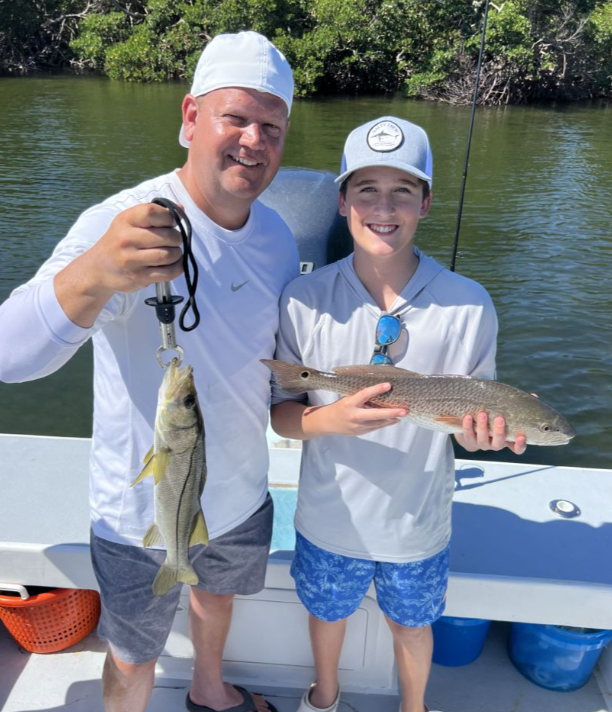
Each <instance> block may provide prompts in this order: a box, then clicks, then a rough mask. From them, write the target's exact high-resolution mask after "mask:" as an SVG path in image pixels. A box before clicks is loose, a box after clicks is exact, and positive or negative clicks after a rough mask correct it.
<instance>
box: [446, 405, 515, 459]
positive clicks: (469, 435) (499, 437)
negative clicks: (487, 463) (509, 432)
mask: <svg viewBox="0 0 612 712" xmlns="http://www.w3.org/2000/svg"><path fill="white" fill-rule="evenodd" d="M455 438H456V440H457V442H458V443H459V445H461V447H463V448H465V449H466V450H467V451H468V452H476V451H477V450H502V449H503V448H505V447H507V448H508V449H509V450H512V452H513V453H514V454H515V455H522V454H523V453H524V452H525V450H526V449H527V439H526V438H525V436H524V435H523V434H521V433H517V434H516V440H515V441H514V442H510V441H508V440H506V421H505V420H504V419H503V418H502V417H501V416H497V417H496V418H495V419H494V420H493V435H489V417H488V415H487V414H486V413H478V416H477V418H476V422H474V418H473V417H472V416H471V415H466V416H465V418H464V419H463V433H455Z"/></svg>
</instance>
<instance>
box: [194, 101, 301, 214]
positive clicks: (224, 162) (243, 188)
mask: <svg viewBox="0 0 612 712" xmlns="http://www.w3.org/2000/svg"><path fill="white" fill-rule="evenodd" d="M183 126H184V128H185V136H186V138H187V139H188V140H190V141H191V146H190V149H189V159H188V167H189V170H188V173H189V179H188V180H189V181H190V185H188V188H189V189H190V192H192V191H195V193H196V195H193V194H192V197H193V198H194V199H195V200H196V202H197V203H198V204H199V205H200V207H203V208H204V209H205V212H206V213H207V214H208V215H209V217H211V218H212V219H213V220H215V222H217V223H218V224H220V225H223V226H224V227H239V226H240V225H241V224H244V220H245V219H246V216H248V212H249V208H250V205H251V203H252V202H253V201H254V200H255V199H256V198H257V197H258V196H259V195H260V194H261V193H262V192H263V191H264V190H265V189H266V188H267V187H268V185H269V184H270V183H271V181H272V179H273V178H274V176H275V175H276V172H277V171H278V168H279V166H280V162H281V157H282V153H283V147H284V145H285V137H286V135H287V130H288V127H289V120H288V118H287V106H286V104H285V102H284V101H283V100H282V99H280V98H279V97H277V96H274V95H273V94H263V93H261V92H258V91H255V90H254V89H234V88H230V89H216V90H215V91H212V92H210V93H208V94H206V95H204V96H202V97H198V98H195V97H193V96H191V95H188V96H187V97H185V100H184V102H183ZM245 211H246V212H245ZM217 213H221V214H222V219H221V222H220V221H219V220H218V219H217V218H216V217H215V215H216V214H217ZM231 215H235V216H236V217H237V224H236V225H232V226H229V225H227V224H226V223H227V220H228V219H230V220H231V217H230V216H231Z"/></svg>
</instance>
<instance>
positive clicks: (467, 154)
mask: <svg viewBox="0 0 612 712" xmlns="http://www.w3.org/2000/svg"><path fill="white" fill-rule="evenodd" d="M488 17H489V0H486V3H485V11H484V19H483V21H482V34H481V36H480V50H479V52H478V65H477V67H476V86H475V87H474V96H473V98H472V114H471V116H470V129H469V132H468V141H467V148H466V151H465V163H464V165H463V180H462V182H461V193H460V195H459V208H458V210H457V226H456V227H455V242H454V244H453V254H452V257H451V264H450V271H451V272H454V271H455V262H456V261H457V248H458V246H459V230H460V229H461V215H462V213H463V198H464V195H465V184H466V182H467V174H468V166H469V161H470V146H471V144H472V131H473V129H474V116H475V115H476V104H477V103H478V87H479V85H480V68H481V66H482V55H483V52H484V44H485V36H486V33H487V18H488Z"/></svg>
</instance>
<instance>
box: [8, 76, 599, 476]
mask: <svg viewBox="0 0 612 712" xmlns="http://www.w3.org/2000/svg"><path fill="white" fill-rule="evenodd" d="M185 90H186V87H185V86H184V85H178V84H175V85H164V86H138V85H130V84H123V83H119V82H110V81H106V80H102V79H84V78H74V77H53V78H25V79H12V78H9V79H1V80H0V127H1V128H0V189H1V200H0V239H1V242H0V299H1V300H3V299H4V298H5V297H6V296H8V294H9V292H10V290H11V289H12V288H14V287H15V286H17V285H18V284H20V283H22V282H23V281H24V280H26V279H28V278H29V277H30V276H31V275H32V274H33V273H34V272H35V270H36V268H37V266H38V265H39V264H40V263H41V261H42V260H43V259H44V258H45V257H46V256H47V255H48V254H49V253H50V252H51V250H52V249H53V246H54V245H55V244H56V242H57V241H58V240H59V239H61V237H63V235H64V234H65V232H66V231H67V229H68V228H69V227H70V225H71V224H72V222H74V220H75V219H76V217H77V216H78V214H79V213H80V212H81V211H82V210H83V209H84V208H86V207H87V206H89V205H91V204H93V203H95V202H97V201H99V200H102V199H104V198H105V197H107V196H108V195H110V194H112V193H114V192H117V191H118V190H120V189H122V188H125V187H128V186H130V185H134V184H136V183H138V182H139V181H141V180H144V179H146V178H148V177H152V176H154V175H157V174H159V173H163V172H166V171H169V170H171V169H173V168H175V167H177V166H179V165H181V163H182V162H183V160H184V157H185V151H184V149H182V148H181V147H180V146H179V144H178V141H177V135H178V130H179V125H180V103H181V100H182V97H183V95H184V93H185ZM383 114H394V115H397V116H401V117H404V118H408V119H410V120H412V121H415V122H416V123H419V124H422V125H423V126H424V127H425V128H426V129H427V130H428V133H429V135H430V139H431V143H432V147H433V153H434V202H433V206H432V211H431V214H430V217H429V218H428V219H427V220H425V221H423V222H422V224H421V227H420V229H419V235H418V236H417V242H418V244H419V245H420V246H421V247H422V249H424V251H425V252H427V253H429V254H432V255H433V256H435V257H436V258H437V259H439V260H440V261H441V262H442V263H444V264H447V265H448V264H449V262H450V256H451V248H452V238H453V232H454V225H455V218H456V211H457V200H458V196H459V190H460V183H461V174H462V169H463V159H464V151H465V143H466V138H467V131H468V123H469V109H466V108H456V107H450V106H447V105H439V104H432V103H426V102H411V101H406V100H404V99H401V98H371V97H365V98H332V99H326V100H315V101H298V102H296V104H295V105H294V110H293V112H292V117H291V119H292V121H291V130H290V134H289V138H288V143H287V147H286V151H285V156H284V161H283V163H284V165H286V166H304V167H308V168H317V169H328V170H334V171H337V170H338V167H339V160H340V154H341V148H342V144H343V141H344V138H345V136H346V134H347V133H348V131H349V130H350V129H352V128H353V127H354V126H356V125H358V124H360V123H363V122H364V121H367V120H369V119H372V118H375V117H376V116H381V115H383ZM611 129H612V109H611V108H610V107H606V106H593V105H590V106H563V107H545V108H543V107H537V108H520V107H508V108H503V109H479V110H478V113H477V118H476V124H475V129H474V136H473V143H472V155H471V161H470V173H469V179H468V186H467V192H466V203H465V208H464V215H463V221H462V228H461V241H460V257H459V260H458V263H457V271H459V272H462V273H463V274H465V275H467V276H469V277H472V278H474V279H476V280H478V281H480V282H481V283H482V284H483V285H484V286H485V287H486V288H487V289H488V290H489V292H490V293H491V295H492V297H493V299H494V301H495V304H496V306H497V310H498V316H499V321H500V338H499V355H498V377H499V379H500V380H502V381H504V382H506V383H510V384H512V385H514V386H517V387H519V388H522V389H524V390H528V391H535V392H537V393H538V394H539V395H540V397H541V398H543V399H544V400H546V401H547V402H549V403H550V404H551V405H553V406H555V407H556V408H557V409H558V410H560V411H561V412H562V413H563V414H564V415H566V416H567V417H568V419H569V420H570V421H571V422H572V424H573V425H574V426H575V427H576V429H577V431H578V435H577V437H576V438H575V439H574V440H573V441H572V443H570V444H569V445H567V446H565V447H557V448H536V447H532V448H529V450H528V452H527V454H526V455H525V456H524V457H523V460H524V461H526V462H536V463H548V464H564V465H573V466H584V467H612V425H611V424H610V416H611V413H612V294H611V290H610V286H609V285H610V279H609V272H610V270H611V269H612V237H611V230H610V226H611V224H612V208H611V206H612V141H610V135H611V133H612V131H611ZM0 338H1V337H0ZM0 404H1V408H0V432H5V433H35V434H50V435H75V436H88V435H89V434H90V429H91V411H92V397H91V349H90V348H89V346H87V347H85V348H83V349H82V350H81V352H79V354H77V356H76V357H75V358H74V359H73V360H72V361H71V362H70V363H69V364H67V365H66V366H65V367H64V368H63V369H61V370H60V371H59V372H58V373H56V374H54V375H52V376H50V377H48V378H46V379H43V380H41V381H37V382H33V383H27V384H17V385H6V384H0ZM478 457H481V455H478ZM493 457H494V458H495V459H506V460H512V459H515V458H513V456H511V455H509V454H505V453H503V454H501V453H500V454H495V455H494V456H493Z"/></svg>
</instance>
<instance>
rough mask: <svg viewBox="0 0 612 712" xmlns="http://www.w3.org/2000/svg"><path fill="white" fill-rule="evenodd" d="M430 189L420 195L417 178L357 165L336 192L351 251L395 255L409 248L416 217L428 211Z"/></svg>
mask: <svg viewBox="0 0 612 712" xmlns="http://www.w3.org/2000/svg"><path fill="white" fill-rule="evenodd" d="M430 205H431V193H430V194H429V195H428V196H427V198H425V199H423V184H422V181H421V180H420V179H419V178H416V177H415V176H413V175H410V174H409V173H405V172H404V171H401V170H399V168H389V167H385V166H376V167H372V168H360V169H359V170H358V171H355V173H353V174H352V175H351V176H350V177H349V179H348V184H347V187H346V195H343V194H342V193H340V214H341V215H344V216H345V217H346V218H347V221H348V227H349V230H350V231H351V235H352V236H353V240H354V243H355V251H356V252H363V253H365V254H368V255H370V256H372V257H381V258H385V257H387V258H388V257H395V256H398V255H400V254H401V253H403V252H404V251H405V250H406V249H409V250H411V249H412V240H413V237H414V233H415V232H416V229H417V226H418V224H419V220H420V219H421V218H424V217H425V216H426V215H427V213H428V212H429V206H430Z"/></svg>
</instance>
